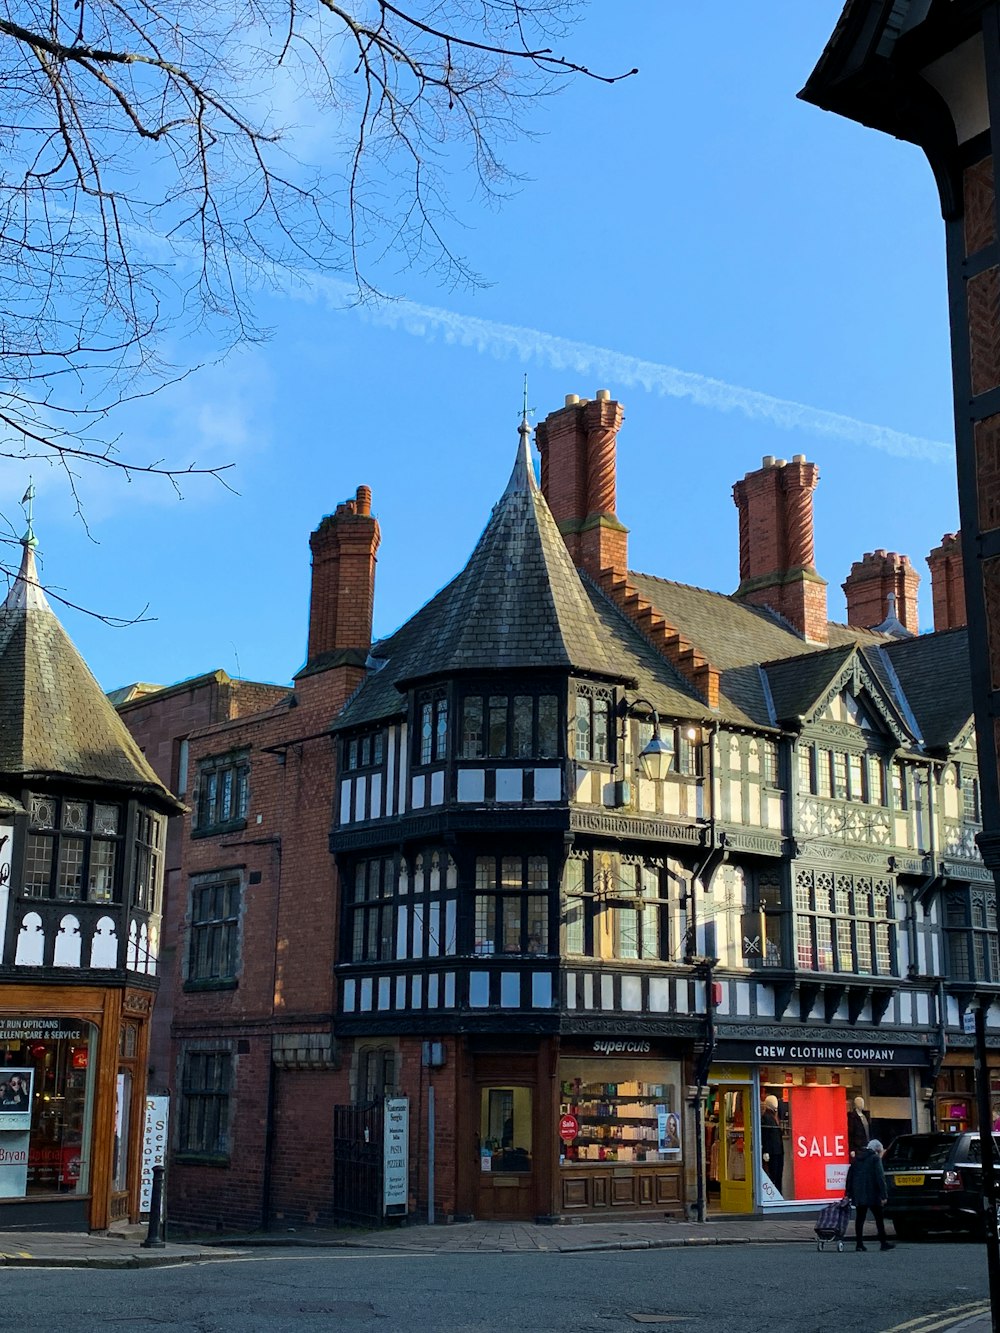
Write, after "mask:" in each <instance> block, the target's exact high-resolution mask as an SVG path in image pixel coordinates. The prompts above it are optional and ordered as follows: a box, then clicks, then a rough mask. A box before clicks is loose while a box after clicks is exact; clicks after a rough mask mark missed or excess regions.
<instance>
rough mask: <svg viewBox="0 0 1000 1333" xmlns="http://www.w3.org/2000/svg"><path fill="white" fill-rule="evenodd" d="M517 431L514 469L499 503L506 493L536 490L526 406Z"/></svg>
mask: <svg viewBox="0 0 1000 1333" xmlns="http://www.w3.org/2000/svg"><path fill="white" fill-rule="evenodd" d="M517 433H518V436H519V439H518V445H517V458H516V459H515V460H514V470H513V471H512V472H511V474H510V481H508V483H507V489H506V490H505V491H504V493H503V495H502V496H501V497H500V499H501V503H502V502H503V501H504V500H505V499H506V498H507V496H508V495H516V494H529V495H530V494H533V493H534V492H536V491H537V490H538V482H537V480H536V479H535V464H534V460H533V459H532V457H531V427H530V426H529V425H528V410H527V408H525V411H524V416H523V417H522V418H521V424H520V426H518V428H517Z"/></svg>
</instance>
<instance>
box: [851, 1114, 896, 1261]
mask: <svg viewBox="0 0 1000 1333" xmlns="http://www.w3.org/2000/svg"><path fill="white" fill-rule="evenodd" d="M884 1151H885V1149H884V1148H883V1147H882V1144H881V1143H880V1142H879V1140H878V1139H871V1140H869V1143H868V1147H867V1148H865V1149H864V1150H863V1151H862V1152H859V1153H857V1154H856V1156H855V1158H854V1161H853V1162H852V1163H851V1165H850V1166H849V1167H848V1170H847V1194H848V1197H849V1198H850V1200H851V1202H852V1203H853V1204H854V1205H855V1207H856V1208H857V1210H858V1214H857V1217H856V1219H855V1222H854V1239H855V1241H856V1242H857V1244H856V1245H855V1247H854V1248H855V1249H856V1250H863V1249H865V1243H864V1234H865V1219H866V1218H867V1217H868V1213H869V1211H871V1214H872V1216H873V1217H874V1219H875V1228H876V1230H877V1231H878V1239H879V1249H880V1250H892V1249H895V1246H894V1245H893V1243H892V1241H890V1240H889V1238H888V1237H887V1236H886V1234H885V1214H884V1212H883V1211H882V1210H883V1208H884V1207H885V1201H886V1198H887V1197H888V1196H887V1192H886V1187H885V1171H884V1170H883V1169H882V1154H883V1152H884Z"/></svg>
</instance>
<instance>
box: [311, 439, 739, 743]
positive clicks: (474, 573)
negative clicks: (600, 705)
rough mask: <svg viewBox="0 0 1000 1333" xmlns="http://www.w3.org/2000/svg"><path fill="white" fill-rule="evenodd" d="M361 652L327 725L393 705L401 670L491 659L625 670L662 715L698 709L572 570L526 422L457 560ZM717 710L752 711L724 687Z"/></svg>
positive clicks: (612, 676)
mask: <svg viewBox="0 0 1000 1333" xmlns="http://www.w3.org/2000/svg"><path fill="white" fill-rule="evenodd" d="M370 664H371V668H372V669H371V672H370V674H369V676H368V677H367V679H366V680H365V681H364V682H363V684H362V685H361V686H360V687H359V689H358V690H357V691H356V693H355V695H354V697H353V698H352V699H351V700H350V701H349V702H348V704H347V706H346V707H345V709H344V710H343V712H342V713H341V715H340V717H339V718H338V719H337V723H336V726H337V729H341V728H345V727H353V726H358V725H361V724H363V723H365V722H370V721H375V720H381V719H385V718H388V717H393V716H399V715H401V714H402V713H403V711H404V709H405V701H404V699H403V697H402V694H401V691H402V690H404V689H405V688H406V687H407V686H408V685H409V684H410V683H411V682H413V681H416V680H420V679H423V678H431V677H437V676H447V675H451V674H454V673H455V672H456V671H481V672H492V671H495V670H497V669H504V670H518V669H526V670H540V669H541V670H545V669H548V670H557V671H558V670H561V671H574V672H578V673H583V674H589V675H592V676H596V677H600V678H605V679H608V680H616V681H624V682H633V683H635V682H637V683H638V690H639V693H640V694H642V695H643V696H644V697H645V698H646V699H647V700H648V701H649V702H650V703H651V704H652V705H653V706H654V707H655V708H656V709H657V710H658V711H661V712H662V713H664V714H665V715H673V716H678V717H682V718H683V717H697V718H701V717H704V716H705V714H706V711H707V710H706V706H705V704H704V702H703V700H702V699H701V697H700V695H699V694H698V693H697V691H696V690H695V689H694V688H693V687H692V686H691V684H690V682H689V681H688V680H687V679H686V677H684V676H683V675H682V674H681V673H680V672H679V671H677V670H676V669H675V668H674V667H673V666H671V664H670V663H669V662H667V661H666V660H665V659H664V658H663V657H662V656H661V654H660V653H659V652H657V651H656V649H654V648H653V647H652V645H651V644H649V643H648V641H647V640H646V639H645V638H644V637H643V636H642V635H641V634H640V633H639V631H638V630H637V629H636V628H635V626H634V625H633V624H632V623H631V621H629V620H628V618H627V617H626V616H624V615H623V614H622V613H621V612H620V611H619V610H618V608H617V607H616V606H615V605H614V604H613V603H612V602H611V601H609V599H608V598H607V597H606V596H605V595H604V593H603V592H602V591H601V590H600V589H599V588H597V587H596V586H595V585H594V584H592V583H591V582H590V581H589V580H588V579H586V578H583V577H581V575H580V573H579V571H578V570H577V569H576V567H575V566H574V564H573V562H572V560H571V558H570V555H569V552H568V551H567V549H566V544H565V542H564V540H563V538H562V536H561V534H560V532H559V529H558V528H557V527H556V523H555V520H554V519H553V517H552V514H551V512H550V511H549V507H548V504H547V503H546V501H545V499H544V497H543V495H542V493H541V490H540V489H539V487H538V484H537V482H536V481H535V474H534V468H533V466H532V462H531V456H530V452H529V444H528V433H527V430H526V428H522V434H521V441H520V444H519V446H518V454H517V461H516V462H515V465H514V470H513V472H512V473H511V478H510V482H509V483H508V485H507V489H506V490H505V491H504V493H503V495H502V496H501V498H500V500H499V501H498V503H497V504H496V506H495V507H494V509H493V513H492V515H491V517H490V521H489V523H487V525H486V529H485V531H484V532H483V535H482V537H481V538H480V539H479V542H478V543H477V545H476V548H475V550H474V551H473V553H472V556H471V557H470V559H469V561H468V563H467V565H466V566H465V568H464V569H463V570H462V572H461V573H460V574H459V575H458V576H457V577H456V578H455V579H453V580H452V582H451V583H449V584H448V585H447V586H446V587H444V588H442V590H441V591H440V592H439V593H438V594H437V596H436V597H434V598H432V599H431V601H430V602H428V603H427V605H426V606H424V607H423V608H422V609H421V610H420V611H418V612H417V614H416V615H415V616H414V617H413V618H412V619H411V620H408V621H407V622H406V624H405V625H403V626H402V628H401V629H399V630H397V632H396V633H395V634H393V635H392V636H391V637H390V638H388V639H385V640H383V641H381V642H380V643H377V644H376V645H375V646H374V647H373V649H372V655H371V659H370ZM634 687H635V685H634V684H633V688H634ZM720 713H721V715H722V716H725V717H727V718H730V719H731V720H733V721H738V722H743V723H750V722H751V721H752V718H751V717H750V715H748V714H747V713H746V712H744V710H743V709H742V708H741V707H740V706H739V705H738V704H735V703H732V702H731V701H729V700H728V699H727V700H723V704H722V708H721V709H720Z"/></svg>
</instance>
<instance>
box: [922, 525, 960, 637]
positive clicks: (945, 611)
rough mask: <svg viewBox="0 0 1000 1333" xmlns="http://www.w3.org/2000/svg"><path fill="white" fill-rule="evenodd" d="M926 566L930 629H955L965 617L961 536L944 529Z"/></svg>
mask: <svg viewBox="0 0 1000 1333" xmlns="http://www.w3.org/2000/svg"><path fill="white" fill-rule="evenodd" d="M927 565H928V568H929V569H930V571H931V600H932V603H933V606H934V628H935V629H936V630H939V629H957V628H958V627H959V626H960V625H964V624H965V623H966V620H967V616H966V611H965V566H964V564H963V562H962V541H961V535H960V534H959V533H957V532H946V533H945V535H944V536H943V537H942V538H941V545H940V546H937V547H935V548H934V550H933V551H931V553H930V555H929V556H928V557H927Z"/></svg>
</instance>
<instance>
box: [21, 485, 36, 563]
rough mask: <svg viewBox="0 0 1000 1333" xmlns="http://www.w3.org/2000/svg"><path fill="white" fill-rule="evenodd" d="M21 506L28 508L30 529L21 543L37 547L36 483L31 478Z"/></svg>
mask: <svg viewBox="0 0 1000 1333" xmlns="http://www.w3.org/2000/svg"><path fill="white" fill-rule="evenodd" d="M21 504H22V505H27V506H28V510H27V514H26V515H25V517H26V518H27V520H28V529H27V531H26V532H25V534H24V536H23V537H22V538H21V541H22V542H24V544H25V545H26V546H32V547H34V546H37V545H38V538H37V537H36V536H35V529H34V527H33V526H32V524H33V520H34V514H35V483H34V481H33V479H32V478H31V477H29V478H28V489H27V490H26V491H25V492H24V494H23V495H22V496H21Z"/></svg>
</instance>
